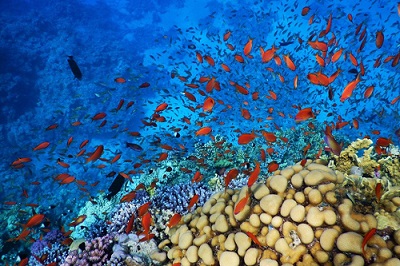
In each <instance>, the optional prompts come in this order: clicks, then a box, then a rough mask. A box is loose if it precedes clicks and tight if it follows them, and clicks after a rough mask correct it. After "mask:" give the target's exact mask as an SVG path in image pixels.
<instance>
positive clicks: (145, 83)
mask: <svg viewBox="0 0 400 266" xmlns="http://www.w3.org/2000/svg"><path fill="white" fill-rule="evenodd" d="M147 87H150V83H148V82H144V83H142V84H141V85H140V86H139V88H141V89H142V88H147Z"/></svg>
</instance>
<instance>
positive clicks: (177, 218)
mask: <svg viewBox="0 0 400 266" xmlns="http://www.w3.org/2000/svg"><path fill="white" fill-rule="evenodd" d="M181 218H182V215H180V214H179V213H175V214H174V215H173V216H172V217H171V219H169V223H168V224H167V226H168V227H169V228H172V227H174V226H176V225H177V224H179V222H180V221H181Z"/></svg>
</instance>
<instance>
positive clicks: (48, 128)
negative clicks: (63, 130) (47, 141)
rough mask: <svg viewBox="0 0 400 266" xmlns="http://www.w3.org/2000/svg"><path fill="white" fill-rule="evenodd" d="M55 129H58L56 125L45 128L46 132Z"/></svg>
mask: <svg viewBox="0 0 400 266" xmlns="http://www.w3.org/2000/svg"><path fill="white" fill-rule="evenodd" d="M57 127H58V124H52V125H50V126H48V127H47V128H46V131H48V130H53V129H56V128H57Z"/></svg>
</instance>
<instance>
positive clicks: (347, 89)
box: [340, 74, 361, 102]
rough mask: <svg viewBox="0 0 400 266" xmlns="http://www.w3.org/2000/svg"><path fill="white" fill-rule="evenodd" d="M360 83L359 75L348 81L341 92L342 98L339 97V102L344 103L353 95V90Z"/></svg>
mask: <svg viewBox="0 0 400 266" xmlns="http://www.w3.org/2000/svg"><path fill="white" fill-rule="evenodd" d="M360 81H361V79H360V74H358V75H357V78H356V79H355V80H352V81H350V82H349V83H348V84H347V85H346V87H345V88H344V90H343V92H342V96H340V101H341V102H344V101H345V100H347V99H348V98H350V96H351V95H352V94H353V91H354V89H355V88H356V86H357V84H358V83H359V82H360Z"/></svg>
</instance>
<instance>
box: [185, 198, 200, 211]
mask: <svg viewBox="0 0 400 266" xmlns="http://www.w3.org/2000/svg"><path fill="white" fill-rule="evenodd" d="M198 201H199V195H197V194H194V196H193V197H192V198H191V199H190V200H189V205H188V206H187V209H188V211H190V209H191V208H192V207H193V206H194V205H195V204H196V203H197V202H198Z"/></svg>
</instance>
